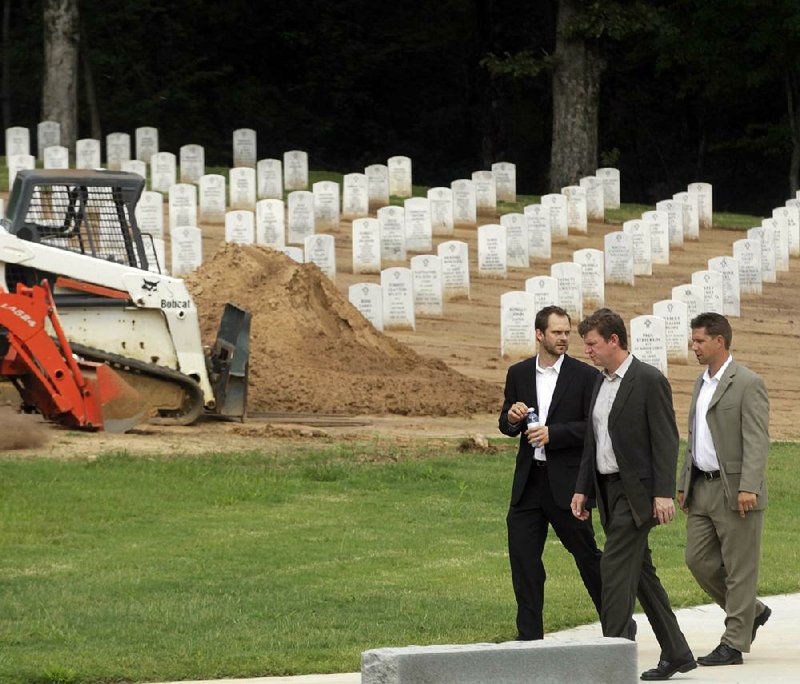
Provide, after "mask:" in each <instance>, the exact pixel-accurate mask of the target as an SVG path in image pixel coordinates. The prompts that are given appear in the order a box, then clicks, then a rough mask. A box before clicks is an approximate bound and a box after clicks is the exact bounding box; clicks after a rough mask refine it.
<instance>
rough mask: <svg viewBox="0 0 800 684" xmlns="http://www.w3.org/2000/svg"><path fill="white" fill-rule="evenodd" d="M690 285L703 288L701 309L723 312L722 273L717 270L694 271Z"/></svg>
mask: <svg viewBox="0 0 800 684" xmlns="http://www.w3.org/2000/svg"><path fill="white" fill-rule="evenodd" d="M692 285H699V286H700V287H701V288H702V289H703V311H713V312H715V313H719V314H724V313H725V310H724V303H723V285H722V274H721V273H719V272H717V271H695V272H694V273H692Z"/></svg>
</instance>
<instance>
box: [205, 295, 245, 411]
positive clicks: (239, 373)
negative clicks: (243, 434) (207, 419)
mask: <svg viewBox="0 0 800 684" xmlns="http://www.w3.org/2000/svg"><path fill="white" fill-rule="evenodd" d="M250 318H251V314H250V312H249V311H245V310H244V309H241V308H239V307H238V306H236V305H235V304H226V305H225V311H224V312H223V314H222V320H221V321H220V324H219V330H218V332H217V340H216V342H215V343H214V347H213V349H212V350H211V358H210V359H209V366H210V368H209V374H210V376H211V385H212V387H213V389H214V399H215V401H216V407H215V409H214V413H215V414H217V415H220V416H227V417H233V418H239V419H241V420H242V421H244V419H245V417H246V416H247V377H248V374H249V370H250Z"/></svg>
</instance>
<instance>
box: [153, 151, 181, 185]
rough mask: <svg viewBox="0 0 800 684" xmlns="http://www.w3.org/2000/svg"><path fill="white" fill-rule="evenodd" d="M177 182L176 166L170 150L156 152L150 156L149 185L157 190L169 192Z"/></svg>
mask: <svg viewBox="0 0 800 684" xmlns="http://www.w3.org/2000/svg"><path fill="white" fill-rule="evenodd" d="M177 182H178V166H177V160H176V159H175V155H174V154H172V152H156V153H155V154H154V155H152V156H151V157H150V187H151V188H152V189H153V190H157V191H158V192H169V189H170V188H171V187H172V186H173V185H175V183H177Z"/></svg>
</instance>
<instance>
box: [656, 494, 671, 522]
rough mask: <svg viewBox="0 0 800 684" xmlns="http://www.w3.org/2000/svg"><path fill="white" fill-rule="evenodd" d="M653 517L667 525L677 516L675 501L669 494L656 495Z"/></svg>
mask: <svg viewBox="0 0 800 684" xmlns="http://www.w3.org/2000/svg"><path fill="white" fill-rule="evenodd" d="M653 517H654V518H655V519H656V520H658V524H659V525H666V524H667V523H668V522H670V521H671V520H672V519H673V518H674V517H675V502H674V501H673V500H672V499H671V498H670V497H668V496H654V497H653Z"/></svg>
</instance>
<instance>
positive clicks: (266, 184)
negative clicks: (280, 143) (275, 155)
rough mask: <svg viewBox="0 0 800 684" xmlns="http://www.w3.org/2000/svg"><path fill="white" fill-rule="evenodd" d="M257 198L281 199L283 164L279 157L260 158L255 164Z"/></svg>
mask: <svg viewBox="0 0 800 684" xmlns="http://www.w3.org/2000/svg"><path fill="white" fill-rule="evenodd" d="M256 192H257V194H258V199H279V200H282V199H283V164H282V163H281V160H280V159H261V160H260V161H259V162H258V163H257V164H256Z"/></svg>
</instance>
